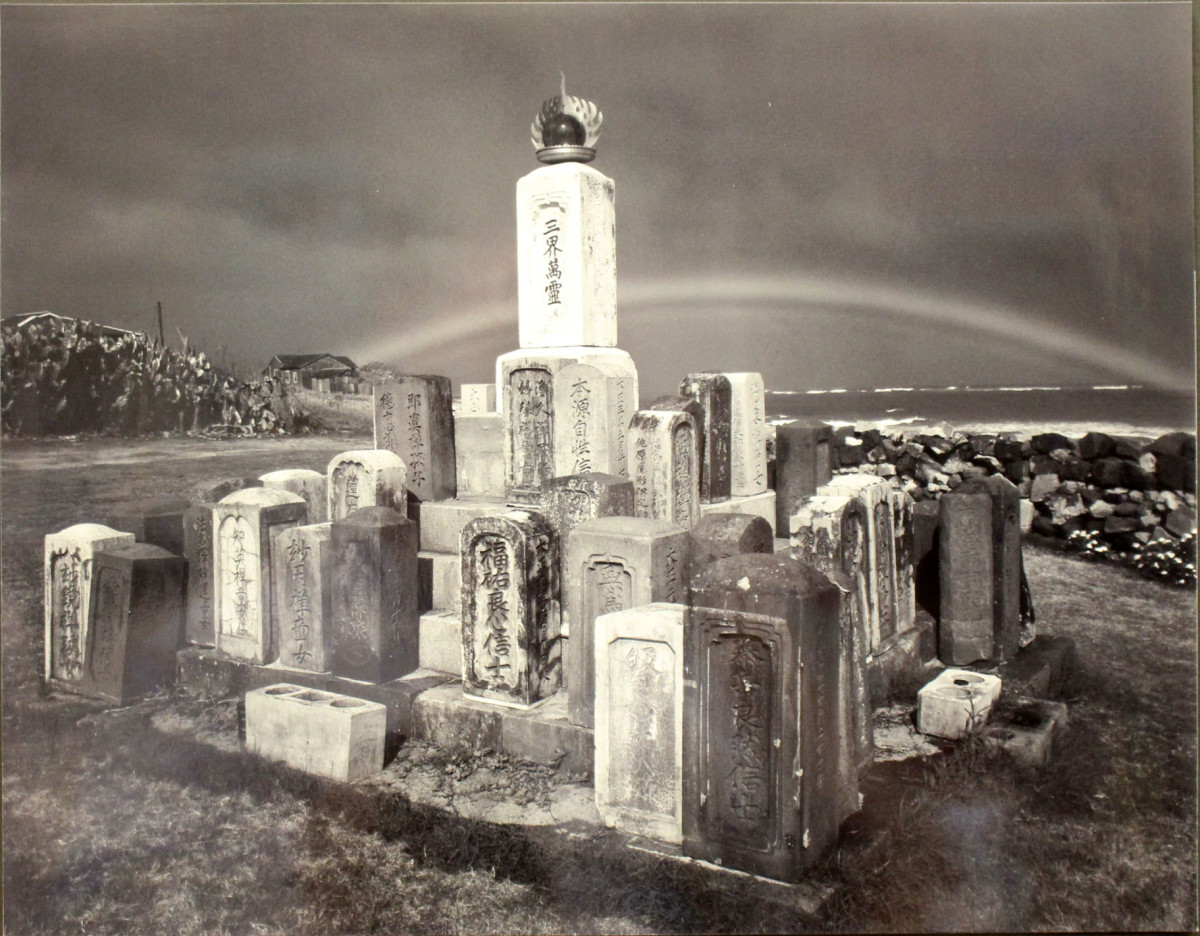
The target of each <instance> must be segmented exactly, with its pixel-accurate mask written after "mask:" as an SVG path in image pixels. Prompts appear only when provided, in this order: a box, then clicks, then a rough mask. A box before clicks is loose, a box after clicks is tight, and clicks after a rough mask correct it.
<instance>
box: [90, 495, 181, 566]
mask: <svg viewBox="0 0 1200 936" xmlns="http://www.w3.org/2000/svg"><path fill="white" fill-rule="evenodd" d="M191 506H192V502H191V501H187V500H183V499H182V498H178V497H166V498H162V499H159V500H151V501H146V502H144V503H142V504H129V505H127V506H126V507H125V509H124V510H121V511H120V512H119V513H117V514H114V515H113V516H111V517H109V518H108V520H107V521H106V525H107V526H110V527H112V528H113V529H114V530H121V531H123V532H126V533H132V534H133V535H134V537H136V539H137V541H138V542H139V543H149V544H151V545H152V546H158V547H160V548H162V549H165V550H166V551H167V552H169V553H171V554H173V555H176V556H182V555H183V540H184V534H183V515H184V513H185V512H186V511H187V509H188V508H189V507H191Z"/></svg>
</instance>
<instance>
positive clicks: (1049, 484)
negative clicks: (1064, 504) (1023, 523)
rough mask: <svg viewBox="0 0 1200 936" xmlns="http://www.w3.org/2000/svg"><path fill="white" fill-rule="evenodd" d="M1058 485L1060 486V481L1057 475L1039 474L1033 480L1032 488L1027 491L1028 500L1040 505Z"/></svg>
mask: <svg viewBox="0 0 1200 936" xmlns="http://www.w3.org/2000/svg"><path fill="white" fill-rule="evenodd" d="M1060 484H1062V479H1061V478H1059V476H1058V475H1056V474H1040V475H1038V476H1037V477H1035V478H1034V479H1033V486H1032V487H1031V488H1030V489H1029V499H1030V500H1031V501H1033V502H1034V503H1035V504H1040V503H1041V502H1042V501H1044V500H1045V499H1046V498H1047V497H1049V496H1050V495H1051V494H1053V493H1054V492H1055V491H1057V490H1058V487H1059V485H1060Z"/></svg>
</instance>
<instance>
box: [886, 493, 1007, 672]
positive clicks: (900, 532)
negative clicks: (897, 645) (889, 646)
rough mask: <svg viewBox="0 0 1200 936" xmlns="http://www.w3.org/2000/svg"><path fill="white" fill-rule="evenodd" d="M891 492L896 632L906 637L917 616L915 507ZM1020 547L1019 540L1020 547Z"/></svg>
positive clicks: (905, 496)
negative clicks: (914, 577) (914, 580)
mask: <svg viewBox="0 0 1200 936" xmlns="http://www.w3.org/2000/svg"><path fill="white" fill-rule="evenodd" d="M891 493H892V535H893V536H894V537H895V547H894V549H893V550H892V557H893V561H894V562H895V569H896V572H895V594H896V632H897V633H901V634H902V633H904V632H905V631H906V630H908V629H909V628H911V627H912V626H913V622H914V620H915V619H916V614H917V600H916V591H915V589H914V586H913V539H914V537H915V531H914V519H913V507H914V504H913V499H912V496H911V495H910V494H908V492H906V491H901V490H899V489H897V488H892V492H891ZM1019 535H1020V534H1019V531H1018V536H1019ZM1019 545H1020V540H1019V539H1018V548H1019ZM1014 650H1015V644H1014Z"/></svg>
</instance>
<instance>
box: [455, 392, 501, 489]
mask: <svg viewBox="0 0 1200 936" xmlns="http://www.w3.org/2000/svg"><path fill="white" fill-rule="evenodd" d="M504 425H505V421H504V417H503V416H502V415H501V414H500V413H483V414H481V415H478V416H462V415H459V416H455V417H454V460H455V476H456V478H457V486H458V494H457V495H456V496H457V497H496V498H503V497H504V495H505V483H504V477H505V476H504Z"/></svg>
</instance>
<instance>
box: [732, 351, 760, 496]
mask: <svg viewBox="0 0 1200 936" xmlns="http://www.w3.org/2000/svg"><path fill="white" fill-rule="evenodd" d="M725 376H726V377H727V378H728V379H729V390H730V407H729V422H730V446H729V493H730V495H731V496H734V497H736V496H748V495H754V494H761V493H762V492H763V491H765V490H766V489H767V439H766V427H767V412H766V389H765V387H764V385H763V378H762V374H758V373H736V374H726V375H725Z"/></svg>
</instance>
